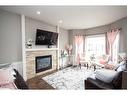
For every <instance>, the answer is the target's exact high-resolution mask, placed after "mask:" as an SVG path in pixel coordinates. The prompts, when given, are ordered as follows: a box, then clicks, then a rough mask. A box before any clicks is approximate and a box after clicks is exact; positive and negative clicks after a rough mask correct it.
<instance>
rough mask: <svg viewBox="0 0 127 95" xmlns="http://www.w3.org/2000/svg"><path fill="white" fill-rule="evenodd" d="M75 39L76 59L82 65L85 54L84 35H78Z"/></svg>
mask: <svg viewBox="0 0 127 95" xmlns="http://www.w3.org/2000/svg"><path fill="white" fill-rule="evenodd" d="M74 39H75V49H76V50H75V58H76V63H77V64H79V63H80V58H81V55H82V54H83V36H82V35H77V36H75V37H74Z"/></svg>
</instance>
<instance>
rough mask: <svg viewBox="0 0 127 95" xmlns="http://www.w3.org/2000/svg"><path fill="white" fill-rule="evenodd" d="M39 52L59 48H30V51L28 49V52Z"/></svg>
mask: <svg viewBox="0 0 127 95" xmlns="http://www.w3.org/2000/svg"><path fill="white" fill-rule="evenodd" d="M38 50H58V48H30V49H26V51H38Z"/></svg>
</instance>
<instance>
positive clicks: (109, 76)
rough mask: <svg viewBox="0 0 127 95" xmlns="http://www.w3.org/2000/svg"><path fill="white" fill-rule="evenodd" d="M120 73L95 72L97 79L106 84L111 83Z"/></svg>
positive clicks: (102, 70)
mask: <svg viewBox="0 0 127 95" xmlns="http://www.w3.org/2000/svg"><path fill="white" fill-rule="evenodd" d="M117 75H118V72H117V71H115V70H109V69H101V70H97V71H96V72H95V77H96V78H97V79H99V80H101V81H103V82H105V83H111V82H112V80H113V79H114V77H115V76H117Z"/></svg>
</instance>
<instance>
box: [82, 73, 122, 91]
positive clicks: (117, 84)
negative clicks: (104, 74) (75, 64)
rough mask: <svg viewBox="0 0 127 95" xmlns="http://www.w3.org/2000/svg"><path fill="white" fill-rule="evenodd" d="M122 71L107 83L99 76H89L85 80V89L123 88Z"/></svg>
mask: <svg viewBox="0 0 127 95" xmlns="http://www.w3.org/2000/svg"><path fill="white" fill-rule="evenodd" d="M122 73H123V71H121V72H119V73H118V75H117V76H116V77H114V79H113V80H112V81H111V82H110V83H106V82H104V81H102V80H99V79H97V78H90V77H89V78H87V80H84V84H85V89H121V88H122Z"/></svg>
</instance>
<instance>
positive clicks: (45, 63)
mask: <svg viewBox="0 0 127 95" xmlns="http://www.w3.org/2000/svg"><path fill="white" fill-rule="evenodd" d="M35 61H36V62H35V63H36V68H35V69H36V73H39V72H42V71H45V70H48V69H51V68H52V55H46V56H37V57H35Z"/></svg>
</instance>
